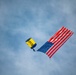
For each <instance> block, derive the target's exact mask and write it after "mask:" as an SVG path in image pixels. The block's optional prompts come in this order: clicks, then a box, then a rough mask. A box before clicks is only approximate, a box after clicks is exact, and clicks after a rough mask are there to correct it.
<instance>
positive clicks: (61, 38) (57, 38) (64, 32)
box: [38, 26, 73, 58]
mask: <svg viewBox="0 0 76 75" xmlns="http://www.w3.org/2000/svg"><path fill="white" fill-rule="evenodd" d="M72 35H73V32H72V31H71V30H69V29H67V28H65V27H64V26H63V27H62V28H60V29H59V30H58V31H57V32H56V33H55V34H54V35H53V36H52V37H51V38H50V39H49V40H48V41H47V42H46V43H45V44H44V45H43V46H41V47H40V48H39V49H38V51H40V52H43V53H46V55H48V57H49V58H51V57H52V56H53V55H54V54H55V52H56V51H58V49H59V48H60V47H61V46H62V45H63V44H64V43H65V42H66V41H67V40H68V39H69V38H70V37H71V36H72Z"/></svg>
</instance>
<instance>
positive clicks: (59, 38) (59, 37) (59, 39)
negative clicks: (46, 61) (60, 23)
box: [46, 29, 67, 55]
mask: <svg viewBox="0 0 76 75" xmlns="http://www.w3.org/2000/svg"><path fill="white" fill-rule="evenodd" d="M66 30H67V29H63V32H62V33H61V35H63V34H64V32H65V31H66ZM61 35H60V36H58V37H57V39H58V40H57V41H56V42H55V43H54V45H53V46H52V47H51V49H52V48H53V47H55V46H56V45H57V43H59V42H60V41H61V39H62V38H61ZM63 37H64V36H63ZM51 49H49V50H48V51H47V52H46V54H47V55H48V54H49V52H50V51H51Z"/></svg>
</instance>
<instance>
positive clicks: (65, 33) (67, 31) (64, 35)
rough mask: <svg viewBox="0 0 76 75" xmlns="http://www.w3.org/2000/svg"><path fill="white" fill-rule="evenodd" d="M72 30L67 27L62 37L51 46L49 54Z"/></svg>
mask: <svg viewBox="0 0 76 75" xmlns="http://www.w3.org/2000/svg"><path fill="white" fill-rule="evenodd" d="M69 32H70V30H68V29H66V32H65V31H64V33H63V34H62V36H60V38H59V39H58V41H57V42H56V43H55V45H54V46H53V47H52V48H50V52H49V53H48V56H49V55H50V54H51V53H52V52H53V51H54V49H55V48H56V47H57V46H58V45H59V44H60V43H61V42H62V41H63V39H64V38H65V37H66V35H67V34H68V33H69Z"/></svg>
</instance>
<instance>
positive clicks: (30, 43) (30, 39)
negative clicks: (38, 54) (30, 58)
mask: <svg viewBox="0 0 76 75" xmlns="http://www.w3.org/2000/svg"><path fill="white" fill-rule="evenodd" d="M26 44H27V45H28V46H29V47H30V48H31V49H33V48H34V47H35V46H36V45H37V44H36V42H35V41H34V40H33V39H32V38H29V39H27V40H26Z"/></svg>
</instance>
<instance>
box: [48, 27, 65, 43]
mask: <svg viewBox="0 0 76 75" xmlns="http://www.w3.org/2000/svg"><path fill="white" fill-rule="evenodd" d="M63 29H64V27H62V28H61V29H59V30H58V31H57V32H56V33H55V34H54V35H53V36H52V37H51V38H50V39H49V42H50V41H51V42H52V39H53V38H54V37H55V36H56V35H59V33H61V32H62V30H63Z"/></svg>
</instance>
